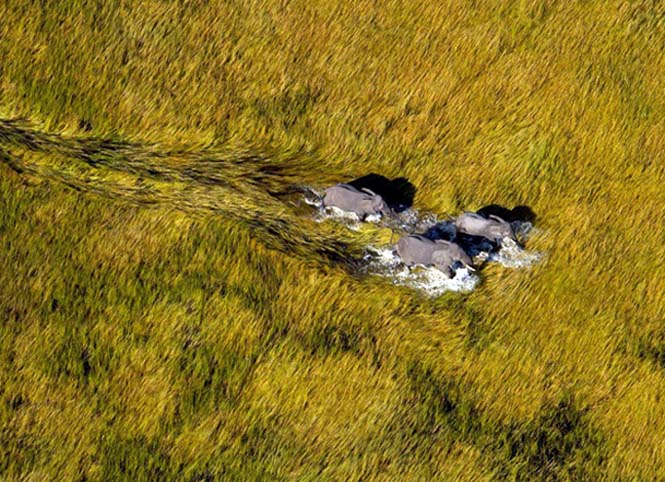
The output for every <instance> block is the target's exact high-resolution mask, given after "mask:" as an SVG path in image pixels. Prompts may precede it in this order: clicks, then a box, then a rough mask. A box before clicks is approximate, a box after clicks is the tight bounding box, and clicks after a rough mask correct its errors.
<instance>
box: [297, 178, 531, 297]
mask: <svg viewBox="0 0 665 482" xmlns="http://www.w3.org/2000/svg"><path fill="white" fill-rule="evenodd" d="M304 201H305V203H306V204H308V205H309V206H312V207H314V208H315V210H316V211H315V213H314V219H315V220H316V221H317V222H323V221H325V220H328V219H333V220H335V221H337V222H340V223H342V224H344V225H346V226H347V227H348V228H349V229H352V230H354V231H359V230H360V229H361V226H362V221H361V220H360V219H359V218H358V216H357V215H356V214H354V213H350V212H346V211H342V210H341V209H337V208H334V207H333V208H330V207H324V206H323V203H322V193H320V192H318V191H316V190H315V189H312V188H307V190H306V191H305V196H304ZM365 222H372V223H375V224H382V225H384V226H386V227H389V228H391V229H392V230H393V231H394V232H396V233H399V232H401V233H403V234H407V233H423V234H424V235H425V236H427V237H429V238H431V239H447V240H456V241H457V242H459V243H460V244H461V245H462V247H463V248H464V250H465V251H466V252H467V253H468V254H469V255H470V256H471V257H472V258H473V260H474V264H475V265H476V266H477V267H479V268H480V267H482V265H483V264H485V263H498V264H500V265H501V266H504V267H506V268H510V269H523V268H529V267H531V266H533V265H534V264H535V263H537V262H538V261H540V260H541V259H542V258H543V254H542V253H538V252H532V251H527V250H525V249H524V248H522V247H521V246H520V245H519V244H517V243H515V242H514V241H512V240H510V239H504V240H502V241H501V243H500V244H499V245H498V246H497V245H496V244H494V243H493V242H491V241H489V240H487V239H485V238H481V237H474V236H467V235H464V234H461V233H457V232H456V229H455V225H454V223H453V221H452V219H450V218H449V217H440V216H438V215H437V214H435V213H431V212H420V211H418V210H416V209H413V208H408V209H405V210H404V211H402V212H400V213H397V214H395V215H394V216H392V217H390V218H383V219H382V218H381V216H371V217H368V218H366V219H365ZM512 227H513V230H514V232H515V235H516V236H517V239H519V240H520V242H521V244H524V243H525V242H526V240H527V239H528V238H529V237H530V235H531V234H532V233H533V231H534V227H533V225H532V224H531V223H530V222H520V221H516V222H514V223H512ZM363 261H364V267H363V272H365V273H366V274H369V275H375V276H382V277H385V278H390V279H392V281H393V283H394V284H396V285H400V286H408V287H410V288H412V289H415V290H418V291H421V292H423V293H424V294H425V295H427V296H430V297H437V296H440V295H441V294H443V293H445V292H447V291H455V292H462V293H464V292H469V291H473V290H474V289H475V288H476V286H477V285H478V283H479V282H480V276H479V273H478V272H477V271H475V270H471V269H468V268H458V269H456V270H455V275H454V276H453V277H452V278H449V277H448V276H447V275H446V274H445V273H443V272H441V271H439V270H438V269H436V268H434V267H432V266H414V267H409V266H407V265H405V264H404V263H403V262H402V260H401V259H400V257H399V256H398V255H397V254H396V253H395V251H394V246H371V245H370V246H367V247H366V254H365V257H364V259H363Z"/></svg>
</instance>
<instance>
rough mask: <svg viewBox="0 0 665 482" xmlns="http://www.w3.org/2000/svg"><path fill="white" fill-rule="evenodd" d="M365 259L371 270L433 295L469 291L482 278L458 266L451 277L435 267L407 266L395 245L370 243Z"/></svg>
mask: <svg viewBox="0 0 665 482" xmlns="http://www.w3.org/2000/svg"><path fill="white" fill-rule="evenodd" d="M365 261H366V262H367V272H368V273H370V274H374V275H378V276H383V277H387V278H391V279H392V281H393V283H395V284H396V285H401V286H408V287H410V288H413V289H415V290H418V291H421V292H422V293H424V294H425V295H427V296H431V297H436V296H440V295H441V294H443V293H445V292H446V291H457V292H469V291H472V290H473V289H474V288H475V287H476V285H477V284H478V283H479V281H480V278H478V276H477V275H476V274H475V273H473V272H472V271H471V270H469V269H468V268H458V269H457V270H455V276H453V277H452V278H449V277H448V276H447V275H446V274H444V273H443V272H441V271H439V270H438V269H436V268H434V267H428V266H414V267H408V266H406V265H405V264H404V263H402V261H401V259H400V258H399V256H397V254H395V252H394V251H393V249H392V248H376V247H374V246H368V247H367V255H366V256H365Z"/></svg>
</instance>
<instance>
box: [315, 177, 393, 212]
mask: <svg viewBox="0 0 665 482" xmlns="http://www.w3.org/2000/svg"><path fill="white" fill-rule="evenodd" d="M323 206H324V207H336V208H338V209H341V210H342V211H348V212H351V213H355V214H356V215H357V216H358V217H359V218H360V219H361V220H362V219H365V218H366V217H367V216H370V215H372V214H380V215H382V216H388V215H390V214H391V213H392V210H391V209H390V207H388V204H386V202H385V201H384V200H383V198H382V197H381V196H379V195H378V194H375V193H374V192H372V191H370V190H369V189H366V188H363V189H362V190H359V189H356V188H355V187H353V186H351V185H349V184H337V185H335V186H332V187H329V188H328V189H326V191H325V194H324V196H323Z"/></svg>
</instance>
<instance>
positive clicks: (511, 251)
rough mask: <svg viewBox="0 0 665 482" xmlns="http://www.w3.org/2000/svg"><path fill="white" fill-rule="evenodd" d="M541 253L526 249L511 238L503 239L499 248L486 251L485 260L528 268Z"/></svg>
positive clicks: (511, 266)
mask: <svg viewBox="0 0 665 482" xmlns="http://www.w3.org/2000/svg"><path fill="white" fill-rule="evenodd" d="M542 257H543V254H542V253H538V252H533V251H527V250H525V249H523V248H521V247H520V246H518V245H517V243H515V241H513V240H512V239H504V240H503V241H502V242H501V248H500V249H499V250H498V251H497V252H495V253H488V255H487V261H490V262H496V263H499V264H500V265H501V266H505V267H506V268H529V267H530V266H533V265H534V264H535V263H537V262H538V261H540V260H541V259H542Z"/></svg>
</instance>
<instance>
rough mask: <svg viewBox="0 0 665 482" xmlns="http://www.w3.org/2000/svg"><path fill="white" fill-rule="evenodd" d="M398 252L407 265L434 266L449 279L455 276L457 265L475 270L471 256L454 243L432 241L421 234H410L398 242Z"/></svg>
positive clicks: (440, 240)
mask: <svg viewBox="0 0 665 482" xmlns="http://www.w3.org/2000/svg"><path fill="white" fill-rule="evenodd" d="M396 251H397V254H398V255H399V257H400V258H402V260H403V261H404V262H405V263H406V264H407V265H409V266H412V265H415V264H422V265H425V266H429V265H434V267H435V268H437V269H438V270H439V271H442V272H443V273H445V274H446V275H447V276H448V277H449V278H452V277H453V276H454V274H455V272H454V270H453V268H454V267H455V265H459V264H461V265H462V266H465V267H468V268H473V262H472V261H471V258H470V257H469V255H468V254H466V252H465V251H464V250H463V249H462V247H461V246H460V245H459V244H457V243H455V242H453V241H445V240H443V239H439V240H432V239H430V238H428V237H426V236H423V235H420V234H410V235H408V236H405V237H403V238H402V239H400V240H399V241H398V242H397V249H396Z"/></svg>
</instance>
